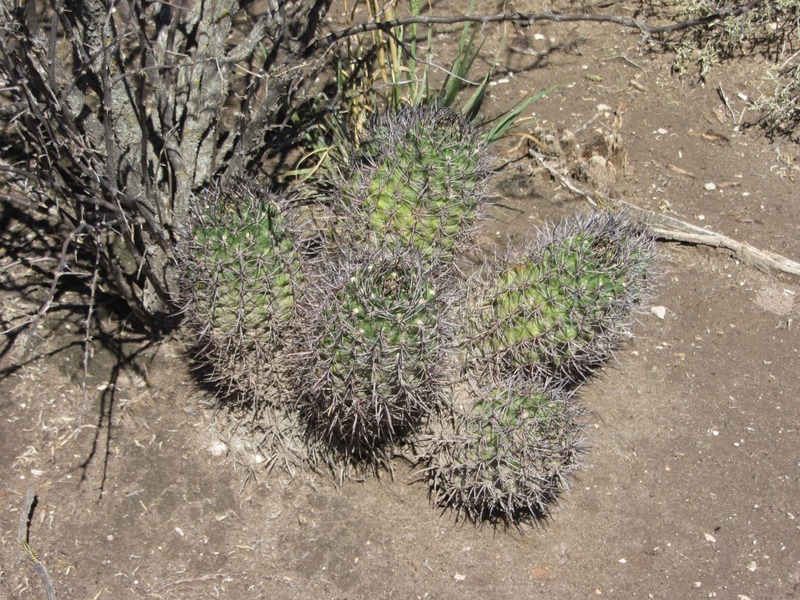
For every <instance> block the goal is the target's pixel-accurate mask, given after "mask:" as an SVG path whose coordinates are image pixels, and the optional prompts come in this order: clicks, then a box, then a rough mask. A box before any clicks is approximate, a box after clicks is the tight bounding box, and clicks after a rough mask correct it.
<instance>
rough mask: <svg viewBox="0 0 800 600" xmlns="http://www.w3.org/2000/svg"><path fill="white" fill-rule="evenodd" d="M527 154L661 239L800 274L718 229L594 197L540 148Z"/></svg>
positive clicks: (567, 183)
mask: <svg viewBox="0 0 800 600" xmlns="http://www.w3.org/2000/svg"><path fill="white" fill-rule="evenodd" d="M528 154H529V155H530V156H531V157H533V158H534V159H535V160H536V161H537V162H538V163H539V164H540V165H541V166H542V167H543V168H544V169H545V170H546V171H547V172H548V173H550V174H551V175H552V176H553V177H554V178H555V179H556V180H557V181H558V182H559V183H561V185H563V186H564V187H565V188H567V189H568V190H570V191H571V192H572V193H573V194H576V195H578V196H580V197H582V198H583V199H585V200H586V201H587V202H589V203H590V204H591V205H592V206H597V205H598V204H600V205H601V206H602V205H606V206H611V207H615V208H622V209H624V210H626V211H627V212H629V213H630V214H633V215H636V216H637V217H638V218H640V219H641V220H642V221H644V222H645V223H647V224H648V225H650V227H651V228H652V231H653V233H654V234H655V236H656V237H657V238H658V239H660V240H664V241H672V242H681V243H683V244H693V245H702V246H711V247H712V248H724V249H725V250H729V251H730V252H732V253H733V254H734V256H736V258H738V259H739V260H741V261H742V262H743V263H745V264H747V265H751V266H754V267H756V268H758V269H762V270H767V269H768V268H772V269H776V270H778V271H782V272H784V273H789V274H791V275H800V263H797V262H795V261H793V260H790V259H788V258H786V257H784V256H781V255H779V254H775V253H774V252H769V251H767V250H759V249H758V248H755V247H753V246H751V245H750V244H748V243H746V242H739V241H737V240H734V239H733V238H730V237H728V236H726V235H723V234H721V233H715V232H713V231H709V230H708V229H703V228H701V227H697V226H696V225H692V224H691V223H686V222H685V221H681V220H680V219H676V218H675V217H670V216H668V215H663V214H660V213H657V212H653V211H651V210H647V209H645V208H640V207H638V206H635V205H633V204H630V203H629V202H625V201H623V200H610V199H595V198H594V197H593V196H592V195H591V194H589V193H588V192H586V191H584V190H582V189H581V188H580V187H578V186H577V185H575V183H574V182H573V181H572V180H571V179H570V178H569V177H568V176H566V175H564V174H562V173H561V172H559V170H558V169H556V168H555V167H554V166H553V165H551V164H550V163H548V161H547V160H546V159H545V157H544V156H543V155H541V154H540V153H539V152H536V151H535V150H528Z"/></svg>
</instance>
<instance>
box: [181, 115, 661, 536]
mask: <svg viewBox="0 0 800 600" xmlns="http://www.w3.org/2000/svg"><path fill="white" fill-rule="evenodd" d="M488 164H489V163H488V158H487V151H486V147H485V144H484V143H483V141H482V138H481V136H480V134H479V132H478V131H477V130H476V129H475V128H474V127H473V126H472V125H471V124H470V123H468V122H467V121H465V119H464V118H462V117H461V116H460V115H458V114H457V113H455V112H453V111H451V110H449V109H443V108H437V107H435V106H432V107H418V108H413V109H405V110H403V111H400V112H399V113H397V114H390V115H386V116H384V117H382V118H380V119H377V120H376V121H375V122H374V123H373V125H372V127H371V129H370V131H369V133H368V135H367V137H366V138H365V139H364V140H363V142H362V144H361V145H360V147H359V148H358V149H356V150H354V151H353V152H352V154H351V157H350V159H349V162H348V164H343V165H339V166H338V168H337V169H336V172H337V173H338V174H339V175H338V176H337V177H335V178H334V180H333V184H332V186H331V187H332V193H331V194H329V202H328V211H329V215H330V218H329V219H328V225H327V226H326V227H325V228H323V230H321V231H317V230H314V231H313V232H312V235H313V236H315V237H316V239H317V243H316V244H311V245H308V248H313V251H308V250H306V251H301V250H300V249H301V246H302V245H301V244H300V243H299V242H298V241H297V240H298V233H297V231H296V230H295V228H293V227H290V226H289V225H287V224H288V223H290V222H293V219H292V218H290V215H292V214H293V208H292V207H290V206H289V204H287V202H286V201H285V200H282V199H280V198H279V197H277V196H274V195H271V194H268V193H262V194H257V193H253V190H252V189H251V188H248V187H246V186H245V187H240V188H237V189H235V190H234V191H233V193H229V194H219V193H218V194H217V195H216V196H214V197H213V198H212V200H211V201H210V202H208V203H207V205H206V206H204V207H202V208H201V209H200V210H198V211H197V215H196V218H195V223H194V227H193V229H192V231H191V232H189V233H188V235H187V243H186V251H185V253H184V255H185V257H184V260H185V263H186V269H185V281H184V286H183V289H184V292H185V296H186V298H185V299H186V306H187V319H186V324H187V330H188V331H189V332H190V333H191V335H192V340H193V343H194V348H195V356H196V357H197V358H198V361H199V363H200V364H201V365H202V366H204V367H205V368H206V372H207V373H209V375H208V378H209V380H210V381H211V382H212V383H214V384H215V385H216V387H217V388H218V389H220V390H221V392H222V393H223V395H225V396H230V395H234V396H236V397H237V398H239V399H240V400H242V401H245V400H246V401H250V402H255V403H265V404H266V405H268V406H270V407H274V410H275V411H277V414H279V418H278V419H274V420H273V421H279V422H280V423H287V422H288V423H290V425H289V426H287V427H286V431H287V432H292V431H295V432H296V431H299V430H300V429H301V428H302V429H303V430H304V431H305V437H304V439H305V441H306V443H307V444H308V445H309V447H310V446H313V447H314V448H315V450H314V451H313V452H308V453H307V454H306V459H307V460H310V459H309V457H310V456H312V455H313V456H315V457H316V456H318V449H319V448H322V449H323V453H324V454H325V456H326V460H327V461H329V462H332V463H333V462H336V461H340V462H344V463H347V464H351V465H352V464H370V463H371V464H373V465H374V464H375V463H376V462H381V461H385V460H388V459H389V457H390V456H391V454H392V452H393V450H394V449H395V448H396V447H397V446H398V445H400V444H402V443H403V442H404V441H407V440H413V441H414V448H416V449H417V452H418V455H419V456H418V459H419V463H420V464H421V465H422V471H421V473H422V474H423V475H424V477H425V478H426V479H427V480H428V482H429V484H430V486H431V495H432V498H433V499H434V502H435V503H437V504H439V505H442V506H449V507H452V508H454V509H455V510H457V511H458V512H460V513H463V514H465V515H466V516H467V517H469V518H471V519H474V520H483V519H495V518H499V519H505V520H511V521H517V520H519V519H522V518H525V517H526V516H528V517H530V516H541V515H543V514H546V512H547V506H548V504H549V503H550V502H551V501H552V500H553V499H554V498H556V497H557V496H558V493H559V492H560V491H561V490H562V489H564V488H565V487H566V486H567V483H568V476H569V475H570V473H572V472H573V470H574V469H575V468H576V466H577V465H578V456H579V454H580V453H581V448H582V433H581V432H582V428H581V419H580V415H581V414H582V410H581V408H580V406H579V404H578V402H577V401H576V399H575V397H574V396H575V391H576V389H577V387H578V386H579V385H580V384H581V383H582V381H583V380H584V379H585V378H586V377H587V376H588V375H589V374H590V373H591V372H592V370H594V369H595V368H596V367H597V366H598V365H600V364H602V362H603V361H605V360H606V359H607V358H608V357H609V356H610V355H611V352H612V351H613V349H614V347H615V345H616V344H618V342H619V341H620V339H621V338H622V337H623V336H625V335H627V334H628V321H629V316H630V314H631V313H632V311H634V310H635V309H636V307H637V306H638V305H639V304H640V303H641V302H642V300H643V299H645V298H646V296H647V295H648V294H649V292H650V291H651V289H652V281H653V279H652V276H651V270H652V262H653V259H654V256H655V247H654V244H653V240H652V236H651V235H650V234H649V233H648V232H647V230H646V229H645V228H644V227H643V226H642V225H640V224H638V223H636V222H634V221H632V220H631V219H629V218H628V217H626V216H625V215H619V214H612V213H610V212H603V213H597V214H593V215H590V216H588V217H578V218H574V219H571V220H567V221H565V222H564V223H563V224H561V225H559V226H557V227H555V228H552V229H548V230H546V231H544V232H541V233H540V235H539V238H538V240H537V241H535V242H534V243H533V244H530V245H528V246H527V247H526V248H523V249H521V250H518V251H515V252H512V253H509V254H508V255H506V256H505V257H503V258H501V259H498V260H496V261H494V262H492V263H489V264H487V265H486V266H485V267H484V268H483V269H482V270H481V271H480V272H479V273H478V274H477V275H476V276H474V277H472V278H470V279H468V280H466V281H464V280H463V278H462V277H460V276H459V272H458V270H457V269H456V267H455V260H456V257H457V256H458V253H459V251H460V250H461V249H462V248H463V247H464V246H465V245H466V244H467V243H469V242H470V241H471V240H473V237H472V236H470V232H471V230H472V229H473V228H474V226H475V224H476V221H477V219H478V218H479V217H480V215H481V209H482V205H483V204H484V203H485V199H486V182H487V179H488V177H489V174H490V169H489V166H488ZM473 243H474V242H473ZM281 427H283V426H282V425H281V426H278V429H280V428H281ZM275 437H276V439H278V440H279V441H282V440H285V439H288V438H290V437H291V436H290V435H289V433H286V434H285V435H284V434H280V435H276V436H275ZM290 441H291V442H292V443H294V444H295V445H296V437H294V438H291V440H290ZM298 454H299V453H298Z"/></svg>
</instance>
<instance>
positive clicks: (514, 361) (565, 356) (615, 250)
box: [465, 212, 655, 385]
mask: <svg viewBox="0 0 800 600" xmlns="http://www.w3.org/2000/svg"><path fill="white" fill-rule="evenodd" d="M654 258H655V244H654V241H653V238H652V236H651V235H650V234H649V233H648V231H647V229H646V228H645V227H644V226H643V225H641V224H640V223H637V222H635V221H633V220H630V219H628V218H627V217H626V216H625V215H621V216H620V215H614V214H612V213H609V212H605V213H593V214H592V215H590V216H589V217H585V218H580V217H578V218H574V219H571V220H566V221H564V222H563V223H562V224H561V225H559V226H558V227H555V228H553V229H550V230H548V231H546V232H544V233H543V235H542V236H541V239H540V240H539V241H537V242H536V243H535V244H533V245H532V246H531V247H529V248H527V249H526V250H525V251H523V252H522V253H519V254H516V255H511V256H507V257H505V258H504V259H502V260H500V261H499V263H495V264H490V265H489V266H487V267H486V268H485V269H484V270H483V272H482V273H481V274H480V275H479V276H478V277H476V278H475V280H473V281H472V283H471V284H470V286H469V288H470V289H469V291H468V293H467V296H468V298H469V299H468V302H467V304H468V308H467V315H466V317H465V320H466V322H467V323H468V324H467V330H468V334H467V337H468V338H469V341H468V342H467V343H466V348H467V354H468V356H469V359H468V360H469V361H470V366H471V367H472V368H473V369H477V370H478V371H484V370H486V369H488V370H490V371H495V372H497V373H499V374H501V375H509V374H512V373H515V372H524V373H527V374H528V375H530V376H534V377H539V378H544V379H547V378H552V379H555V380H557V381H558V382H559V383H560V384H562V385H574V384H577V383H580V382H581V381H582V380H583V379H584V378H585V377H586V376H587V375H588V374H589V373H590V372H591V371H592V370H593V369H594V368H595V367H596V366H597V365H599V364H600V363H601V362H602V361H604V360H606V359H607V358H608V357H609V356H610V355H611V352H612V350H613V349H614V347H615V345H616V344H617V343H618V341H619V340H620V339H621V338H622V337H623V336H624V335H626V334H627V333H628V317H629V315H630V314H631V312H632V311H633V310H634V309H635V307H636V305H637V303H638V302H640V301H641V300H642V299H643V297H645V296H646V295H648V294H649V292H650V291H651V288H652V285H653V278H652V276H651V267H652V265H653V261H654Z"/></svg>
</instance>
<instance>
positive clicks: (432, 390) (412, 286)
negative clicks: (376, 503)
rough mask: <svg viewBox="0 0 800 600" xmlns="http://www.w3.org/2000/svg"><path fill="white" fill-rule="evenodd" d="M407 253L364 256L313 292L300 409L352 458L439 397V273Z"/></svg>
mask: <svg viewBox="0 0 800 600" xmlns="http://www.w3.org/2000/svg"><path fill="white" fill-rule="evenodd" d="M407 254H408V253H406V254H398V253H394V254H389V255H383V254H378V255H375V254H371V255H370V254H367V255H362V256H361V257H360V258H355V259H354V260H350V261H348V263H347V264H345V265H344V266H343V267H342V268H341V272H340V274H339V276H338V278H337V279H336V280H335V281H334V282H333V283H332V284H326V283H323V288H321V289H320V290H318V291H317V292H316V293H312V304H313V305H314V306H313V307H312V309H311V310H312V311H313V312H314V313H315V315H314V317H312V319H311V330H310V331H309V332H308V335H307V336H306V337H307V340H308V345H309V348H308V349H307V351H306V352H305V353H304V354H303V355H302V358H303V362H304V364H303V372H302V374H301V376H302V377H303V379H304V382H305V389H304V390H303V392H302V394H301V412H302V414H303V415H304V416H305V418H306V419H307V420H308V422H309V424H310V426H311V428H312V430H313V431H314V432H315V433H316V435H317V436H319V437H323V438H324V439H326V440H327V441H328V442H329V443H330V444H331V445H332V446H333V447H334V448H337V449H339V450H342V451H343V452H344V453H345V454H347V455H349V456H352V457H359V456H362V455H364V454H365V453H369V452H371V451H373V450H375V449H376V448H378V447H380V446H382V445H386V444H391V443H392V442H393V441H394V440H395V439H396V438H397V437H399V436H401V435H402V434H404V433H406V432H408V430H409V429H411V428H413V427H414V425H415V424H416V423H417V422H418V421H419V418H420V417H421V416H422V415H424V414H425V413H427V412H429V411H430V410H431V409H432V408H433V407H434V406H436V405H437V404H438V403H439V402H440V392H439V372H440V371H441V364H440V363H441V361H442V352H443V346H444V343H443V336H444V333H443V327H442V326H441V325H440V322H439V321H440V319H439V316H440V311H441V302H440V300H439V298H438V295H437V289H436V279H435V275H434V273H433V272H432V271H431V269H430V268H426V267H424V266H423V265H422V263H421V262H420V260H419V258H418V257H417V258H416V259H415V258H413V257H410V256H408V255H407Z"/></svg>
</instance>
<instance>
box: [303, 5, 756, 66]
mask: <svg viewBox="0 0 800 600" xmlns="http://www.w3.org/2000/svg"><path fill="white" fill-rule="evenodd" d="M763 3H764V0H751V1H750V2H748V3H746V4H742V5H740V6H736V7H731V8H720V9H718V10H716V11H714V12H712V13H711V14H708V15H706V16H703V17H700V18H697V19H689V20H686V21H680V22H678V23H671V24H669V25H650V24H648V23H647V22H646V21H639V20H636V19H628V18H626V17H617V16H613V15H599V14H568V13H551V12H542V13H520V12H514V13H501V14H496V15H453V16H442V15H419V16H411V17H402V18H399V19H392V20H388V21H377V22H376V21H372V22H369V23H359V24H358V25H353V26H352V27H347V28H345V29H341V30H339V31H335V32H333V33H331V34H328V35H326V36H325V37H323V38H321V39H319V40H318V41H316V42H315V43H313V44H311V45H310V46H309V47H308V48H307V49H306V52H305V54H306V56H309V55H311V54H313V53H315V52H317V51H318V50H320V49H327V48H329V47H330V46H332V45H333V44H335V43H336V42H338V41H339V40H342V39H344V38H347V37H352V36H356V35H360V34H362V33H367V32H370V31H382V32H388V31H390V30H392V29H395V28H397V27H403V26H406V25H457V24H459V23H479V24H481V25H487V24H489V23H508V22H515V23H531V24H532V23H536V22H542V21H547V22H551V23H577V22H589V23H611V24H614V25H618V26H620V27H625V28H628V29H636V30H638V31H640V32H641V33H642V35H645V36H652V35H657V34H664V33H674V32H677V31H682V30H685V29H691V28H694V27H702V26H706V25H710V24H711V23H715V22H716V21H721V20H723V19H728V18H731V17H738V16H740V15H744V14H747V13H749V12H752V11H754V10H755V9H757V8H758V7H759V6H760V5H761V4H763Z"/></svg>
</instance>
